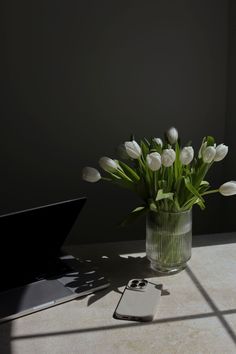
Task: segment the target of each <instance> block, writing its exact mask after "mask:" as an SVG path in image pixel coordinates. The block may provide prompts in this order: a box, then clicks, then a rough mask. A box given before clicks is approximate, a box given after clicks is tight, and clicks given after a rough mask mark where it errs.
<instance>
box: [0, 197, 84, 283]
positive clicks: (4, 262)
mask: <svg viewBox="0 0 236 354" xmlns="http://www.w3.org/2000/svg"><path fill="white" fill-rule="evenodd" d="M85 200H86V198H78V199H74V200H69V201H65V202H60V203H55V204H51V205H46V206H42V207H38V208H34V209H29V210H25V211H21V212H17V213H11V214H7V215H3V216H0V266H1V269H0V279H1V278H5V277H8V276H9V275H11V276H16V277H18V276H21V275H22V273H30V272H31V271H32V270H34V269H37V268H40V267H41V266H42V265H43V264H45V263H46V262H48V260H49V259H52V258H53V257H56V256H57V255H59V253H60V248H61V246H62V245H63V243H64V241H65V239H66V238H67V236H68V234H69V232H70V230H71V229H72V226H73V224H74V223H75V221H76V219H77V216H78V214H79V212H80V210H81V209H82V207H83V205H84V203H85ZM10 268H12V270H11V269H10Z"/></svg>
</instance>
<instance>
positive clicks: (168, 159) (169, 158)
mask: <svg viewBox="0 0 236 354" xmlns="http://www.w3.org/2000/svg"><path fill="white" fill-rule="evenodd" d="M175 157H176V154H175V151H174V150H173V149H164V150H163V153H162V155H161V162H162V165H163V166H165V167H170V166H171V165H173V163H174V161H175Z"/></svg>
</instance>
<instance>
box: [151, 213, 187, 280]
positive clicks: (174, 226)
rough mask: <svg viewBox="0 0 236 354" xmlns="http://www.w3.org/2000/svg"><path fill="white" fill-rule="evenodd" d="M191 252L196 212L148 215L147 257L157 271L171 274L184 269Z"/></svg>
mask: <svg viewBox="0 0 236 354" xmlns="http://www.w3.org/2000/svg"><path fill="white" fill-rule="evenodd" d="M191 249H192V210H188V211H184V212H176V213H172V212H166V211H159V212H154V211H149V212H148V214H147V217H146V254H147V258H148V259H149V261H150V265H151V268H152V269H153V270H156V271H158V272H160V273H166V274H168V273H176V272H178V271H180V270H182V269H184V268H185V267H186V263H187V261H188V260H189V259H190V258H191Z"/></svg>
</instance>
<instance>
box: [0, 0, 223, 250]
mask: <svg viewBox="0 0 236 354" xmlns="http://www.w3.org/2000/svg"><path fill="white" fill-rule="evenodd" d="M2 23H3V34H4V42H3V46H2V48H3V51H2V53H3V54H4V63H3V65H2V67H1V71H2V72H1V74H2V77H3V80H2V81H1V86H2V87H1V88H2V91H3V92H2V95H1V97H2V104H1V129H0V142H1V149H0V158H1V160H0V161H1V175H0V178H1V184H0V195H1V198H0V200H1V202H0V207H1V213H5V212H8V211H14V210H19V209H23V208H28V207H33V206H37V205H40V204H42V203H51V202H54V201H59V200H62V199H67V198H73V197H76V196H80V195H86V196H87V197H88V202H87V205H86V207H85V208H84V211H83V212H82V214H81V217H80V220H79V222H78V224H77V227H76V229H75V230H76V231H75V232H74V233H72V236H71V239H70V241H71V242H82V243H87V242H94V241H105V240H109V241H113V240H124V239H132V238H133V239H138V238H144V237H145V230H144V220H140V221H139V222H138V223H137V224H135V225H133V226H130V227H128V228H126V229H117V228H116V227H115V226H114V225H115V224H116V223H117V222H118V221H120V220H121V219H122V217H123V216H124V215H126V213H128V211H129V210H131V209H133V208H134V207H135V206H136V205H138V203H139V201H138V200H137V198H136V197H135V196H133V195H132V194H131V193H129V192H128V191H124V190H117V189H116V188H114V187H113V186H111V185H108V184H102V183H98V184H94V185H91V184H87V183H85V182H83V181H81V170H82V168H83V166H86V165H90V166H95V167H97V166H98V165H97V160H98V159H99V157H100V156H103V155H106V156H110V157H116V154H115V151H116V150H115V149H116V146H117V145H118V144H119V143H120V142H123V141H124V140H127V139H128V138H129V135H130V133H131V132H133V133H134V134H135V136H136V137H137V139H139V138H141V137H143V136H160V135H162V133H163V131H164V130H165V129H167V128H168V127H169V126H171V125H174V126H176V127H177V128H178V130H179V132H180V135H181V137H182V140H183V142H186V141H188V140H192V141H193V145H194V146H195V147H196V149H198V148H199V145H200V142H201V139H202V137H203V136H204V135H207V134H211V135H213V136H215V137H216V139H217V141H218V142H221V141H223V140H224V136H225V114H226V94H227V72H228V71H227V70H228V67H227V63H228V2H227V1H225V0H200V1H194V0H192V1H190V0H180V1H175V0H169V1H159V0H156V1H109V0H107V1H95V0H94V1H83V2H82V1H78V0H77V1H72V0H71V1H67V2H66V1H62V0H57V1H50V2H49V1H33V2H31V1H25V0H23V1H16V0H14V1H13V0H8V1H5V3H4V5H3V11H2ZM227 142H228V141H225V143H227ZM222 166H223V165H222V164H220V163H219V164H218V165H216V166H214V171H212V177H211V176H210V179H211V180H212V182H213V185H215V186H218V185H219V184H220V183H221V182H222V181H223V177H222V173H223V169H222ZM220 205H221V198H220V196H212V197H210V198H209V201H208V207H207V209H206V210H205V211H204V212H201V211H198V209H197V208H195V210H194V233H195V234H197V233H207V232H217V231H221V230H223V229H224V227H225V225H222V224H221V223H220V222H219V219H220V218H219V216H220V211H219V210H220V208H219V206H220Z"/></svg>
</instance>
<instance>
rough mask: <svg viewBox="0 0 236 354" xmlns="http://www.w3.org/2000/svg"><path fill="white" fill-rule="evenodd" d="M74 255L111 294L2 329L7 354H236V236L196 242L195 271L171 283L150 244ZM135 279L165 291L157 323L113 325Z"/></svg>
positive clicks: (80, 249) (79, 250)
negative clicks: (156, 266) (152, 257)
mask: <svg viewBox="0 0 236 354" xmlns="http://www.w3.org/2000/svg"><path fill="white" fill-rule="evenodd" d="M68 250H69V251H70V252H72V253H73V254H74V255H75V256H77V257H78V258H80V259H81V260H83V261H84V262H88V263H90V264H91V266H92V267H99V269H100V270H101V271H102V272H103V273H104V274H105V275H106V276H107V277H108V278H109V279H110V282H111V285H110V287H109V288H107V289H105V290H102V291H99V292H97V293H95V294H92V295H88V296H85V297H83V298H79V299H77V300H73V301H70V302H67V303H64V304H61V305H58V306H55V307H52V308H50V309H47V310H44V311H40V312H37V313H34V314H32V315H28V316H25V317H22V318H19V319H16V320H14V321H11V322H8V323H5V324H2V325H0V353H1V354H32V353H34V354H75V353H76V354H100V353H101V354H106V353H107V354H112V353H114V354H119V353H120V354H131V353H132V354H133V353H145V354H146V353H148V354H152V353H153V354H158V353H162V354H164V353H166V354H175V353H176V354H177V353H179V354H185V353H186V354H189V353H191V354H210V353H214V354H217V353H219V354H222V353H232V354H233V353H234V354H235V353H236V233H230V234H216V235H203V236H196V237H195V239H194V247H193V250H192V258H191V260H190V261H189V263H188V267H187V268H186V269H185V270H183V271H181V272H180V273H178V274H175V275H171V276H160V275H158V274H156V273H154V272H153V271H151V270H150V268H149V263H148V261H147V259H146V258H145V244H144V241H135V242H122V243H110V244H99V245H98V244H96V245H83V246H76V247H71V248H69V249H68ZM131 278H146V279H150V280H151V281H152V282H155V283H156V284H163V289H164V291H163V294H162V297H161V301H160V306H159V308H158V311H157V313H156V316H155V319H154V321H153V322H150V323H138V322H132V321H122V320H116V319H114V318H113V313H114V310H115V307H116V305H117V303H118V301H119V299H120V296H121V293H122V291H123V289H124V287H125V285H126V283H127V282H128V280H129V279H131Z"/></svg>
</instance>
